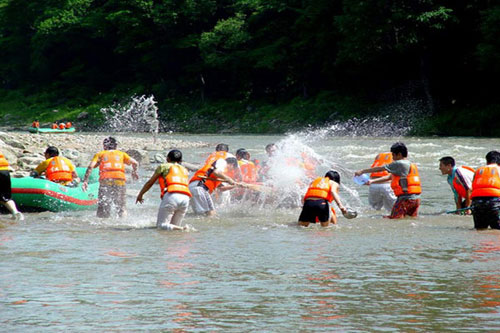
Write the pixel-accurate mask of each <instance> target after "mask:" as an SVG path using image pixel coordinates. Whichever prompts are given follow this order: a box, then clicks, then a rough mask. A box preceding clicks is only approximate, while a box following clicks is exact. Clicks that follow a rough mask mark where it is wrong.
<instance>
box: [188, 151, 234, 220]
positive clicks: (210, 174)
mask: <svg viewBox="0 0 500 333" xmlns="http://www.w3.org/2000/svg"><path fill="white" fill-rule="evenodd" d="M215 150H216V151H215V152H214V153H212V154H210V156H209V157H208V158H207V159H206V161H205V165H204V166H202V167H201V168H200V169H199V170H197V171H196V172H195V174H194V175H193V177H192V178H191V180H190V181H189V190H190V191H191V194H192V195H193V197H192V198H191V206H192V207H193V211H194V213H195V214H206V215H208V216H213V215H215V206H214V202H213V199H212V197H211V194H212V193H213V192H214V190H215V189H216V188H217V187H219V186H221V185H222V183H223V182H224V183H227V184H229V185H231V186H235V185H238V183H237V182H236V181H235V180H234V179H232V178H231V177H230V176H228V175H227V173H228V172H231V171H232V170H233V169H234V168H238V161H237V160H236V158H235V157H234V155H232V154H230V153H229V152H228V151H229V147H228V145H226V144H219V145H217V147H216V149H215ZM228 164H229V165H230V166H228ZM227 189H229V188H227Z"/></svg>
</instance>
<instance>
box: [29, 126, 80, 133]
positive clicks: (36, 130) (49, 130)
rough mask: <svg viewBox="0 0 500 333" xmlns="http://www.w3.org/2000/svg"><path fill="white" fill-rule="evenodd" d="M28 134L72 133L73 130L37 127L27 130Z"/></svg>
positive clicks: (72, 128)
mask: <svg viewBox="0 0 500 333" xmlns="http://www.w3.org/2000/svg"><path fill="white" fill-rule="evenodd" d="M28 132H30V133H74V132H75V128H74V127H71V128H65V129H58V128H37V127H30V128H28Z"/></svg>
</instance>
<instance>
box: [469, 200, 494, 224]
mask: <svg viewBox="0 0 500 333" xmlns="http://www.w3.org/2000/svg"><path fill="white" fill-rule="evenodd" d="M472 216H473V218H474V228H476V229H487V228H488V227H490V228H491V229H500V198H499V197H476V198H474V199H472Z"/></svg>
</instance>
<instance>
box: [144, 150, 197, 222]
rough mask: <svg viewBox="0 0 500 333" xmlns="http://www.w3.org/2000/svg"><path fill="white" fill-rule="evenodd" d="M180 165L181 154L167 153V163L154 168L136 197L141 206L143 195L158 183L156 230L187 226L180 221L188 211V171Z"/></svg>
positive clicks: (175, 152)
mask: <svg viewBox="0 0 500 333" xmlns="http://www.w3.org/2000/svg"><path fill="white" fill-rule="evenodd" d="M181 163H182V153H181V152H180V151H179V150H176V149H174V150H171V151H169V153H168V154H167V163H164V164H161V165H160V166H158V167H157V168H156V170H155V172H154V173H153V175H152V176H151V178H150V179H149V180H148V181H147V182H146V183H145V184H144V186H143V187H142V189H141V191H140V192H139V194H138V195H137V199H136V201H135V202H136V203H141V204H142V203H143V202H144V199H143V196H144V194H145V193H146V192H147V191H149V189H150V188H151V187H152V186H153V185H154V183H156V181H158V183H159V185H160V191H161V194H160V196H161V203H160V207H159V208H158V217H157V219H156V226H157V228H158V229H164V230H186V229H187V226H184V227H183V226H182V219H183V218H184V215H186V212H187V210H188V207H189V198H191V192H190V191H189V188H188V185H189V184H188V180H189V175H188V171H187V169H186V168H185V167H183V166H182V165H181Z"/></svg>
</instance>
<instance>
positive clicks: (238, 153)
mask: <svg viewBox="0 0 500 333" xmlns="http://www.w3.org/2000/svg"><path fill="white" fill-rule="evenodd" d="M246 154H248V152H247V150H246V149H245V148H240V149H238V150H237V151H236V157H241V158H246Z"/></svg>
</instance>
